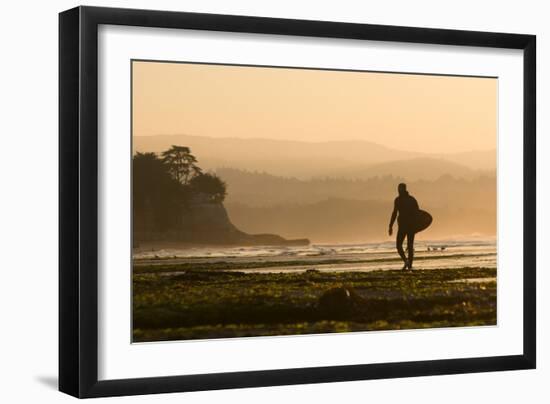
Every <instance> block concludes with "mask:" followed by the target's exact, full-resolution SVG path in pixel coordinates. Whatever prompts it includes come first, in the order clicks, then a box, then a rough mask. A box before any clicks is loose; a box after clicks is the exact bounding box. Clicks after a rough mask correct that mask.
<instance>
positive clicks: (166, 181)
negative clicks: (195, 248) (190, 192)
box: [132, 153, 187, 230]
mask: <svg viewBox="0 0 550 404" xmlns="http://www.w3.org/2000/svg"><path fill="white" fill-rule="evenodd" d="M132 167H133V172H132V178H133V181H132V194H133V202H132V203H133V210H134V224H135V225H136V226H137V227H144V226H145V227H146V228H148V229H156V230H163V229H167V228H170V227H171V226H172V225H173V224H174V217H176V216H177V215H179V213H180V210H181V204H182V203H183V201H184V200H185V198H186V193H187V190H186V189H185V187H183V186H182V185H181V183H179V182H178V181H177V180H176V179H175V178H173V177H172V175H171V174H170V172H169V168H168V166H167V165H166V164H165V163H164V162H163V161H162V160H161V159H160V158H158V157H157V155H156V154H155V153H137V154H136V155H135V156H134V158H133V162H132ZM148 217H149V219H147V218H148Z"/></svg>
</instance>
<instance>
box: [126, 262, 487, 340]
mask: <svg viewBox="0 0 550 404" xmlns="http://www.w3.org/2000/svg"><path fill="white" fill-rule="evenodd" d="M141 268H142V267H141ZM141 268H139V269H141ZM134 269H138V268H134ZM225 269H227V267H226V268H225ZM495 277H496V269H495V268H458V269H435V270H415V271H412V272H403V271H371V272H322V271H316V270H310V271H305V272H295V273H261V272H260V273H258V272H255V273H243V272H239V271H235V270H233V271H228V270H222V264H219V267H218V266H216V265H212V264H210V265H209V266H208V268H207V269H204V268H202V267H201V266H200V265H197V266H196V267H195V268H192V267H191V266H190V265H189V266H186V267H185V268H181V267H180V268H179V269H178V271H167V272H166V271H161V272H157V271H141V270H137V271H135V272H134V276H133V338H134V342H146V341H159V340H181V339H205V338H208V339H210V338H229V337H242V336H247V337H249V336H265V335H288V334H312V333H313V334H315V333H330V332H352V331H369V330H397V329H412V328H436V327H459V326H481V325H494V324H496V306H497V305H496V302H497V300H496V278H495ZM479 278H482V279H484V280H485V281H484V282H467V280H468V279H472V280H478V279H479ZM338 288H340V289H342V290H346V291H351V293H352V294H353V296H354V297H353V299H354V300H353V304H352V305H345V306H342V307H339V306H338V305H339V304H340V303H339V302H338V300H335V301H334V302H332V303H331V305H330V306H329V307H332V308H333V309H331V310H326V308H324V307H323V306H322V305H320V304H319V302H320V299H321V297H322V296H323V295H324V294H326V293H327V291H330V290H335V289H338ZM348 294H349V293H348ZM333 306H334V307H333Z"/></svg>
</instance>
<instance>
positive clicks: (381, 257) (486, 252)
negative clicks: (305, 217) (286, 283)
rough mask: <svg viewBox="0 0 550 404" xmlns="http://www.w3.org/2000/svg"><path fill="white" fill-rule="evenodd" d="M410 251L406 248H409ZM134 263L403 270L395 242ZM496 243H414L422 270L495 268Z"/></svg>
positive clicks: (162, 253)
mask: <svg viewBox="0 0 550 404" xmlns="http://www.w3.org/2000/svg"><path fill="white" fill-rule="evenodd" d="M405 245H406V243H405ZM404 247H405V246H404ZM133 256H134V260H135V261H134V263H135V264H136V265H140V264H147V265H151V264H155V263H159V264H166V263H168V262H173V263H178V262H221V261H224V262H232V263H235V262H237V263H238V262H242V263H246V264H247V265H246V268H243V269H242V270H243V271H246V272H284V271H305V270H308V269H317V270H320V271H370V270H380V269H400V268H401V267H402V266H403V263H402V261H401V260H400V258H399V256H398V254H397V251H396V249H395V243H394V242H392V241H387V242H381V243H363V244H361V243H358V244H311V245H309V246H247V247H244V246H243V247H188V248H179V249H161V250H153V251H135V252H134V255H133ZM334 261H338V262H334ZM496 261H497V245H496V240H495V239H469V240H468V239H465V240H437V241H431V240H419V241H417V242H415V264H414V267H415V268H417V269H434V268H461V267H496V263H497V262H496ZM251 262H261V263H264V262H278V263H280V264H284V263H287V264H288V265H278V266H277V267H271V268H253V266H252V268H250V263H251Z"/></svg>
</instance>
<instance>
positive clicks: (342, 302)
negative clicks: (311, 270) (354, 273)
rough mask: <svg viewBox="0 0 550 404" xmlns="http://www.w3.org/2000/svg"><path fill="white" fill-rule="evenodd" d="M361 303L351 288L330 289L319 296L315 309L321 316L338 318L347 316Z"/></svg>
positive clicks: (359, 297) (360, 299)
mask: <svg viewBox="0 0 550 404" xmlns="http://www.w3.org/2000/svg"><path fill="white" fill-rule="evenodd" d="M362 301H363V298H361V296H359V295H358V294H357V292H355V290H353V288H347V287H340V288H332V289H329V290H327V291H326V292H324V293H323V294H322V295H321V297H320V298H319V301H318V303H317V308H318V309H319V311H320V312H321V313H322V314H323V315H327V316H330V317H333V318H339V317H343V316H346V315H349V314H350V313H351V312H352V311H353V310H354V309H355V308H356V307H357V306H358V305H359V304H360V303H361V302H362Z"/></svg>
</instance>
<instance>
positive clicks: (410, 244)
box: [407, 232, 414, 269]
mask: <svg viewBox="0 0 550 404" xmlns="http://www.w3.org/2000/svg"><path fill="white" fill-rule="evenodd" d="M407 249H408V250H409V262H408V268H409V269H413V259H414V232H409V233H407Z"/></svg>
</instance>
